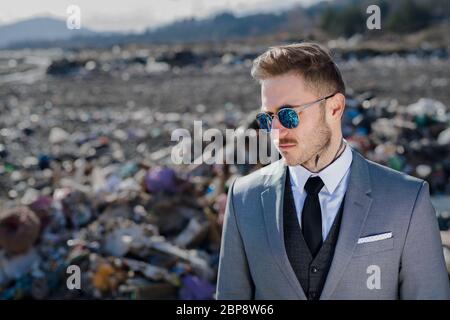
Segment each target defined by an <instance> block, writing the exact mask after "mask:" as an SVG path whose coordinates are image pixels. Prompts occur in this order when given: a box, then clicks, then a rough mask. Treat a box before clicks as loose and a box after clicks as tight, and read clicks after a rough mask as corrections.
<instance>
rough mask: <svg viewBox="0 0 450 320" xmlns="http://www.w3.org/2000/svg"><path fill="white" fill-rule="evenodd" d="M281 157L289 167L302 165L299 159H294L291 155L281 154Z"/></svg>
mask: <svg viewBox="0 0 450 320" xmlns="http://www.w3.org/2000/svg"><path fill="white" fill-rule="evenodd" d="M281 157H282V159H283V162H284V163H285V164H286V165H287V166H290V167H293V166H298V165H300V164H301V163H300V161H299V159H296V158H294V157H293V156H292V155H290V154H281Z"/></svg>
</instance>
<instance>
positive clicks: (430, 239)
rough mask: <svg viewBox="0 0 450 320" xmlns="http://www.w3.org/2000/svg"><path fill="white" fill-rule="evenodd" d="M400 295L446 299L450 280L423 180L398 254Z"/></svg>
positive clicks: (427, 188) (448, 294)
mask: <svg viewBox="0 0 450 320" xmlns="http://www.w3.org/2000/svg"><path fill="white" fill-rule="evenodd" d="M399 281H400V287H399V295H400V299H450V283H449V278H448V274H447V270H446V267H445V261H444V255H443V249H442V243H441V238H440V233H439V226H438V223H437V219H436V213H435V210H434V208H433V206H432V204H431V200H430V194H429V186H428V183H427V182H423V184H422V187H421V188H420V190H419V194H418V196H417V199H416V203H415V205H414V208H413V212H412V216H411V221H410V224H409V229H408V232H407V235H406V241H405V245H404V249H403V253H402V258H401V266H400V275H399Z"/></svg>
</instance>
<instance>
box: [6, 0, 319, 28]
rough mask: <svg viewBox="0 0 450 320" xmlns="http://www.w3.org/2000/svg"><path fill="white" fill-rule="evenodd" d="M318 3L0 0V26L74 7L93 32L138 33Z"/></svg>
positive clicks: (57, 14)
mask: <svg viewBox="0 0 450 320" xmlns="http://www.w3.org/2000/svg"><path fill="white" fill-rule="evenodd" d="M317 1H318V0H120V1H119V0H39V1H30V0H13V1H0V25H2V24H9V23H13V22H16V21H18V20H25V19H28V18H30V17H34V16H53V17H59V18H61V19H64V20H65V19H66V18H67V16H68V14H67V13H66V10H67V8H68V6H70V5H77V6H78V7H79V8H80V10H81V24H82V26H84V27H88V28H91V29H93V30H96V31H136V32H139V31H142V30H145V29H146V28H148V27H154V26H158V25H161V24H165V23H169V22H172V21H174V20H179V19H182V18H188V17H197V18H204V17H207V16H210V15H212V14H214V13H217V12H221V11H225V10H228V11H232V12H233V13H235V14H237V15H244V14H248V13H252V12H261V11H274V10H280V9H284V8H289V7H291V6H293V5H297V4H302V5H310V4H312V3H314V2H317Z"/></svg>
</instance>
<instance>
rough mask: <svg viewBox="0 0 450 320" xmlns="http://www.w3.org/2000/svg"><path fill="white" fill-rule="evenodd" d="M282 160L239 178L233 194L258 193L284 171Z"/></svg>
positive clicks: (235, 182)
mask: <svg viewBox="0 0 450 320" xmlns="http://www.w3.org/2000/svg"><path fill="white" fill-rule="evenodd" d="M281 161H282V160H278V161H275V162H274V163H271V164H269V165H267V166H265V167H263V168H261V169H258V170H255V171H253V172H252V173H250V174H248V175H245V176H242V177H238V178H237V179H236V180H235V181H234V187H233V193H234V194H242V193H247V192H249V191H250V192H251V191H254V190H256V191H258V190H261V189H262V188H263V186H264V185H265V182H266V181H267V179H268V178H269V177H270V176H271V175H272V174H274V173H275V172H277V171H278V170H280V169H282V167H283V163H282V162H281Z"/></svg>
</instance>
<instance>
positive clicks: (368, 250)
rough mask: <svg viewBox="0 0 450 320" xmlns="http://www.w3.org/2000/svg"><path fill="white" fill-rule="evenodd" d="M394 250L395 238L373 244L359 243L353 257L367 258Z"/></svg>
mask: <svg viewBox="0 0 450 320" xmlns="http://www.w3.org/2000/svg"><path fill="white" fill-rule="evenodd" d="M393 248H394V238H389V239H383V240H378V241H373V242H366V243H358V244H357V245H356V248H355V251H354V252H353V256H355V257H358V256H366V255H370V254H375V253H378V252H383V251H388V250H392V249H393Z"/></svg>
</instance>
